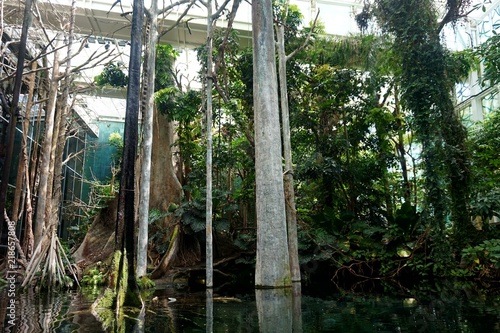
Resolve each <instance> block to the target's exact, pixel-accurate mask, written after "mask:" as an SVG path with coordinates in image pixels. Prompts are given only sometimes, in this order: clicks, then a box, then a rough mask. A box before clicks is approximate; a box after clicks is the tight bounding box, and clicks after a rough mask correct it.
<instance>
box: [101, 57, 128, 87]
mask: <svg viewBox="0 0 500 333" xmlns="http://www.w3.org/2000/svg"><path fill="white" fill-rule="evenodd" d="M94 81H95V83H96V84H97V85H98V86H104V85H110V86H112V87H125V86H126V85H127V84H128V76H127V75H125V73H124V72H123V70H122V69H121V67H120V65H119V64H115V63H112V62H111V63H109V64H107V65H106V66H104V69H103V71H102V73H101V74H99V75H97V76H96V77H94Z"/></svg>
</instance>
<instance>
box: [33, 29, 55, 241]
mask: <svg viewBox="0 0 500 333" xmlns="http://www.w3.org/2000/svg"><path fill="white" fill-rule="evenodd" d="M60 37H61V34H60V33H58V34H57V36H56V38H55V40H56V45H55V50H54V65H53V67H52V76H51V78H50V87H49V94H48V100H47V107H46V109H45V131H44V133H45V134H44V140H43V143H42V159H41V164H40V183H39V186H38V201H37V205H36V217H35V230H34V236H35V248H36V247H37V246H38V243H39V242H40V240H41V239H42V234H43V231H44V228H45V212H46V209H47V205H48V202H49V197H48V196H49V192H48V189H49V181H50V175H49V171H50V164H51V160H50V158H51V155H52V140H53V134H54V121H55V113H56V112H55V111H56V99H57V91H58V88H59V87H58V86H59V77H58V75H59V50H58V46H59V45H58V40H59V39H60Z"/></svg>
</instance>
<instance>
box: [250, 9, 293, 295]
mask: <svg viewBox="0 0 500 333" xmlns="http://www.w3.org/2000/svg"><path fill="white" fill-rule="evenodd" d="M252 33H253V80H254V83H253V93H254V115H255V116H254V118H255V120H254V121H255V182H256V193H255V196H256V219H257V259H256V264H255V286H256V287H258V288H259V287H262V288H266V287H270V288H275V287H285V286H291V276H290V262H289V254H288V245H287V230H286V229H287V228H286V215H285V198H284V192H283V191H284V188H283V169H282V166H281V156H282V155H281V136H280V125H279V107H278V91H277V86H276V62H275V54H276V53H275V47H274V37H273V36H274V32H273V10H272V2H271V0H255V1H253V3H252Z"/></svg>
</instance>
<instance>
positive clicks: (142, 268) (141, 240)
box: [136, 0, 158, 277]
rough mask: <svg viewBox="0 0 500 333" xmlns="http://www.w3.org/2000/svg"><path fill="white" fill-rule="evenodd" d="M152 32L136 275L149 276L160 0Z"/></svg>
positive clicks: (148, 49)
mask: <svg viewBox="0 0 500 333" xmlns="http://www.w3.org/2000/svg"><path fill="white" fill-rule="evenodd" d="M147 15H148V20H149V23H148V24H149V34H148V36H147V38H148V45H147V46H146V53H147V55H146V58H147V63H146V69H145V70H144V71H145V72H146V73H147V80H146V82H145V84H146V85H147V86H146V101H147V105H145V106H144V109H145V112H144V117H143V120H142V128H143V139H142V140H143V141H142V160H141V183H140V187H141V189H140V191H139V235H138V238H137V268H136V269H137V276H138V277H141V276H144V275H146V272H147V264H148V221H149V197H150V188H151V155H152V147H153V113H154V93H153V92H154V85H155V70H156V69H155V60H156V42H157V39H158V19H157V16H158V1H157V0H152V1H151V8H150V9H149V11H148V13H147Z"/></svg>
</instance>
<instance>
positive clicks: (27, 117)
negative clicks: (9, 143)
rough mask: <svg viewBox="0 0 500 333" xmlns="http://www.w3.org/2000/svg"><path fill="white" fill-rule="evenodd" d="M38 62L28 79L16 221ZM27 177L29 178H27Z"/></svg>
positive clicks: (15, 205) (16, 197)
mask: <svg viewBox="0 0 500 333" xmlns="http://www.w3.org/2000/svg"><path fill="white" fill-rule="evenodd" d="M36 68H37V62H36V61H34V62H33V63H32V65H31V69H32V73H31V75H30V76H29V79H28V82H29V83H28V100H27V102H26V110H25V114H24V122H23V137H22V141H21V157H20V158H19V164H18V167H17V178H16V191H15V193H14V201H13V203H12V219H13V220H14V221H18V220H19V216H20V211H19V208H20V206H21V198H22V193H23V181H24V179H25V172H24V167H25V165H26V164H27V160H28V154H27V146H28V130H29V123H30V115H31V108H32V107H33V95H34V90H35V79H36V72H35V70H36ZM26 179H27V178H26Z"/></svg>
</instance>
